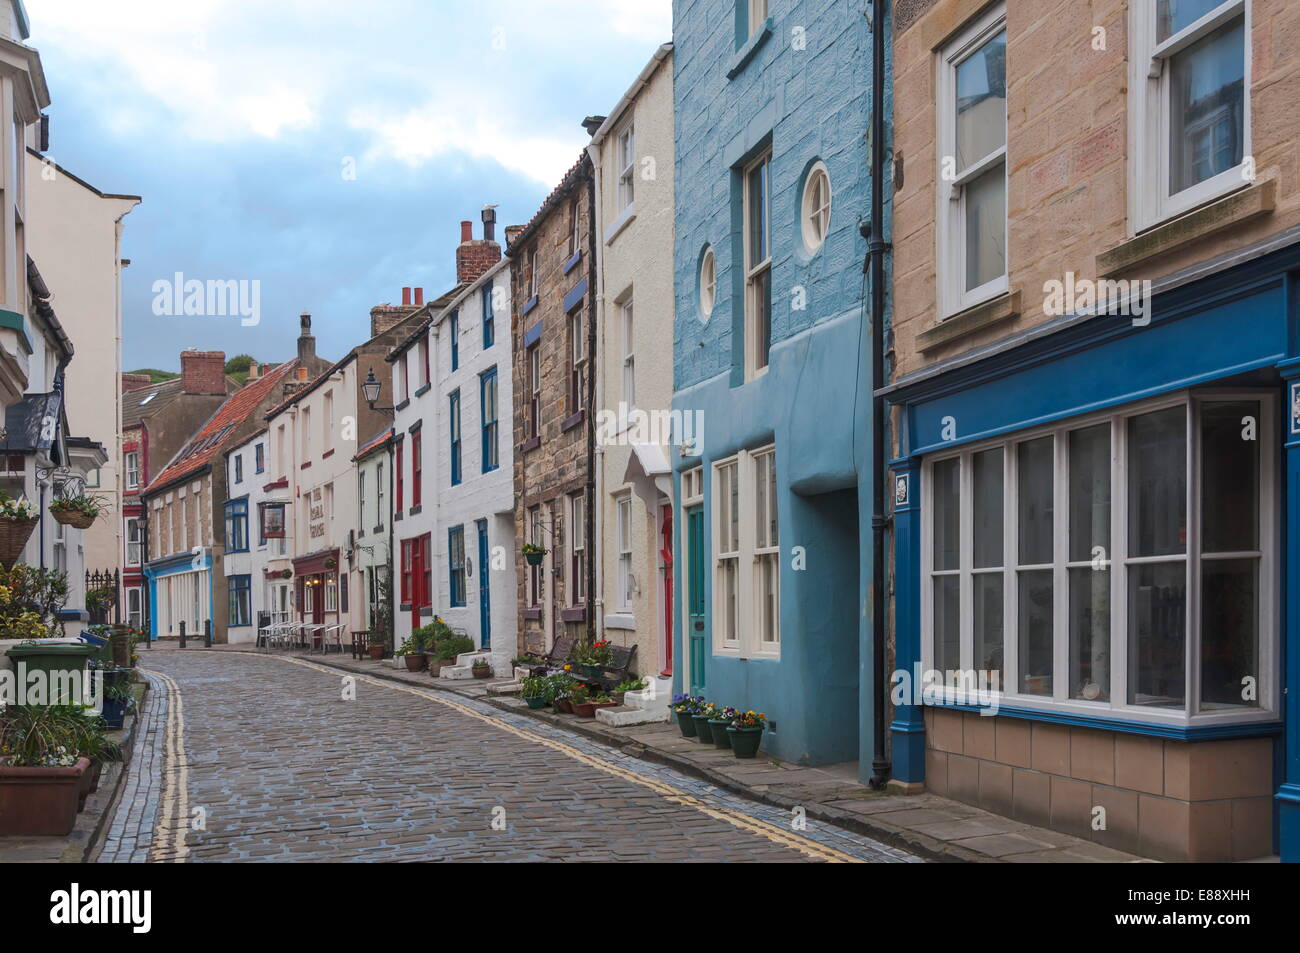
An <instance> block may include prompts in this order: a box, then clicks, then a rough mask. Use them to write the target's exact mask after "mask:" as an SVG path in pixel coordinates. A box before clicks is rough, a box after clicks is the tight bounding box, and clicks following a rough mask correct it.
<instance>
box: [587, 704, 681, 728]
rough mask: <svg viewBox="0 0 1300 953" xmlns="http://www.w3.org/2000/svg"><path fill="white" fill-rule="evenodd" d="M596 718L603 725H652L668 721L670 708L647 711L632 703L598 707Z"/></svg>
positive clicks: (616, 726)
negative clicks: (635, 706)
mask: <svg viewBox="0 0 1300 953" xmlns="http://www.w3.org/2000/svg"><path fill="white" fill-rule="evenodd" d="M596 720H597V721H598V722H600V723H601V724H602V725H609V726H610V727H612V728H626V727H628V726H630V725H650V724H654V723H655V722H659V721H667V720H668V710H667V709H664V710H663V711H646V710H645V709H642V708H634V707H632V706H630V705H620V706H618V707H617V708H598V709H596Z"/></svg>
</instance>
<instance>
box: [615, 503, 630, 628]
mask: <svg viewBox="0 0 1300 953" xmlns="http://www.w3.org/2000/svg"><path fill="white" fill-rule="evenodd" d="M614 530H615V545H616V546H617V550H616V552H617V554H618V572H617V574H616V575H615V578H616V579H617V581H618V594H617V595H618V611H620V612H624V613H631V612H632V586H633V578H632V494H631V493H623V494H620V495H619V496H617V497H616V498H615V500H614Z"/></svg>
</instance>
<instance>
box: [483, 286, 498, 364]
mask: <svg viewBox="0 0 1300 953" xmlns="http://www.w3.org/2000/svg"><path fill="white" fill-rule="evenodd" d="M496 339H497V327H496V315H495V314H493V313H492V282H490V281H489V282H488V283H487V284H485V285H484V286H483V349H484V350H487V349H488V348H490V347H491V346H492V345H493V344H494V343H495V342H496Z"/></svg>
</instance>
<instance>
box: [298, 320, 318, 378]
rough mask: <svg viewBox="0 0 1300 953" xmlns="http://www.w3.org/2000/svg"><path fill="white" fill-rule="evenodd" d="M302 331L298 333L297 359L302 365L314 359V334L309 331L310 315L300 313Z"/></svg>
mask: <svg viewBox="0 0 1300 953" xmlns="http://www.w3.org/2000/svg"><path fill="white" fill-rule="evenodd" d="M301 319H302V333H301V334H299V335H298V360H300V361H301V362H302V363H303V364H304V365H306V364H310V363H311V362H312V361H314V360H316V336H315V335H314V334H312V333H311V315H310V314H308V313H307V312H306V311H304V312H303V313H302V316H301Z"/></svg>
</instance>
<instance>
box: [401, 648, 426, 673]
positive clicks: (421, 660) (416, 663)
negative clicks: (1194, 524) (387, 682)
mask: <svg viewBox="0 0 1300 953" xmlns="http://www.w3.org/2000/svg"><path fill="white" fill-rule="evenodd" d="M428 664H429V660H428V659H427V658H426V657H425V656H423V655H420V654H419V653H418V652H412V653H411V654H410V655H408V656H406V670H407V671H408V672H420V671H423V670H424V667H425V666H426V665H428Z"/></svg>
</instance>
